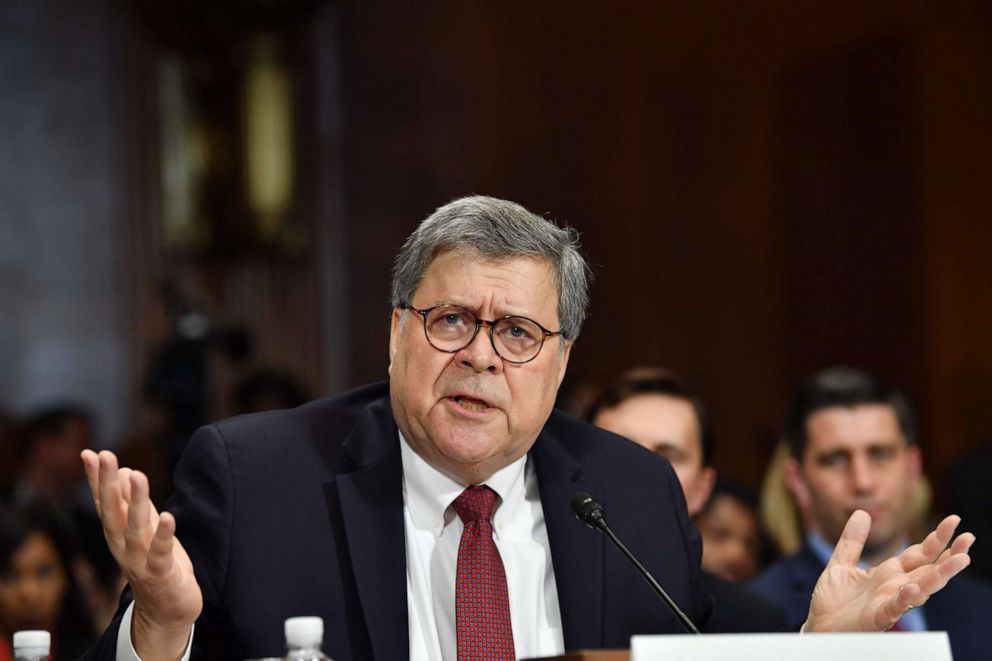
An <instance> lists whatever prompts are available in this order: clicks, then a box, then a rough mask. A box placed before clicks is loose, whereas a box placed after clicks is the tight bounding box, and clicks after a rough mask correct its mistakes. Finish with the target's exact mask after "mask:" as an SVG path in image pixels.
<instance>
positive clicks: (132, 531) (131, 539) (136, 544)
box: [124, 471, 154, 570]
mask: <svg viewBox="0 0 992 661" xmlns="http://www.w3.org/2000/svg"><path fill="white" fill-rule="evenodd" d="M128 477H129V484H130V495H131V503H130V506H129V507H128V510H127V529H126V531H125V534H124V540H125V546H124V551H125V554H126V556H127V562H128V566H129V567H130V568H131V569H132V570H137V569H139V568H140V567H143V566H144V565H145V563H146V561H147V555H148V547H149V545H150V543H151V536H152V535H153V534H154V529H153V528H152V522H151V510H152V504H151V501H150V500H149V499H148V478H147V477H145V475H144V473H142V472H141V471H131V472H130V474H129V476H128Z"/></svg>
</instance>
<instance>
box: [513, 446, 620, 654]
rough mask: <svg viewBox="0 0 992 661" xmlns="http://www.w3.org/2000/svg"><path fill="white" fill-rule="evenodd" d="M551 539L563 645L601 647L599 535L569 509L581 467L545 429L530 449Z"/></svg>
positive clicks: (567, 647) (601, 559) (600, 549)
mask: <svg viewBox="0 0 992 661" xmlns="http://www.w3.org/2000/svg"><path fill="white" fill-rule="evenodd" d="M531 457H532V458H533V460H534V467H535V470H536V472H537V480H538V485H539V489H540V492H541V505H542V508H543V510H544V520H545V524H546V525H547V528H548V539H549V541H550V543H551V560H552V563H553V565H554V572H555V583H556V584H557V587H558V603H559V606H560V608H561V620H562V634H563V636H564V639H565V649H566V650H568V649H579V648H590V647H601V646H602V642H601V641H602V639H603V617H602V603H603V535H601V534H599V533H597V532H596V531H594V530H590V529H589V528H587V527H586V526H585V525H584V524H582V523H581V522H580V521H579V520H578V519H576V518H575V515H574V514H573V513H572V508H571V501H572V496H573V495H574V494H575V492H576V491H579V490H581V485H580V482H579V479H580V478H581V476H582V467H581V465H580V464H579V463H578V461H576V459H575V457H574V456H573V455H572V454H571V453H569V452H568V450H566V449H565V447H564V446H562V444H561V442H560V441H558V439H556V438H555V437H554V436H553V435H552V434H551V433H550V432H548V431H543V432H542V433H541V435H540V436H539V437H538V439H537V442H536V443H535V444H534V447H533V449H532V450H531Z"/></svg>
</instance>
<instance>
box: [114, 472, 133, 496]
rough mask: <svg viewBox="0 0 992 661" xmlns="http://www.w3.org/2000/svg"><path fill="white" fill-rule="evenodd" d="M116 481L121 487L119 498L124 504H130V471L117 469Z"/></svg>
mask: <svg viewBox="0 0 992 661" xmlns="http://www.w3.org/2000/svg"><path fill="white" fill-rule="evenodd" d="M117 481H118V482H119V483H120V485H121V498H123V499H124V502H125V503H130V502H131V469H130V468H118V469H117Z"/></svg>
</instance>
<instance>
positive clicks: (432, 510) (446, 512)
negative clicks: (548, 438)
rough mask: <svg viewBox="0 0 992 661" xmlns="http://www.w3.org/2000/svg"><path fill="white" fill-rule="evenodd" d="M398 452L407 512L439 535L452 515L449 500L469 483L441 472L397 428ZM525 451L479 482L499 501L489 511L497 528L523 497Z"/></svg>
mask: <svg viewBox="0 0 992 661" xmlns="http://www.w3.org/2000/svg"><path fill="white" fill-rule="evenodd" d="M399 436H400V456H401V458H402V462H403V497H404V500H405V502H406V506H407V508H408V509H409V511H410V516H411V518H412V519H413V521H414V524H415V525H417V527H418V528H424V529H428V530H430V531H432V532H433V533H434V534H435V535H437V536H440V535H441V533H442V532H443V530H444V526H445V525H446V524H447V523H448V521H450V519H451V517H454V516H455V514H454V511H453V510H451V509H450V505H451V503H452V501H454V500H455V498H457V497H458V496H459V495H460V494H461V492H462V491H464V490H465V488H466V487H467V486H469V485H467V484H463V483H461V482H460V481H458V480H455V479H453V478H451V477H450V476H449V475H447V474H445V473H443V472H441V471H440V470H438V469H437V468H435V467H434V466H432V465H431V464H430V463H428V462H427V461H426V460H425V459H424V458H423V457H421V456H420V455H419V454H417V453H416V452H414V450H413V448H411V447H410V444H409V443H408V442H407V440H406V438H405V437H404V436H403V432H399ZM526 465H527V455H524V456H522V457H520V458H519V459H517V460H516V461H514V462H513V463H512V464H510V465H509V466H505V467H503V468H501V469H500V470H498V471H496V472H495V473H493V475H492V476H491V477H490V478H489V479H488V480H486V481H485V482H483V484H484V485H486V486H487V487H489V488H490V489H492V490H493V491H495V492H496V493H497V494H499V497H500V504H499V505H498V506H497V508H496V512H495V513H494V514H493V523H494V525H495V527H496V528H497V530H499V528H500V527H501V526H500V522H501V521H502V520H504V519H508V518H511V517H512V514H513V510H514V509H515V508H517V507H519V506H520V503H522V502H523V500H524V468H525V467H526Z"/></svg>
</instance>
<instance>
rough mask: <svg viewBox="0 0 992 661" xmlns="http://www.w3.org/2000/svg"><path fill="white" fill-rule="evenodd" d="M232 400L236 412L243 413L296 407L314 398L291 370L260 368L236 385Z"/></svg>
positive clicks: (236, 413) (237, 413)
mask: <svg viewBox="0 0 992 661" xmlns="http://www.w3.org/2000/svg"><path fill="white" fill-rule="evenodd" d="M232 400H233V402H232V404H233V411H234V414H235V415H239V414H242V413H257V412H259V411H271V410H273V409H292V408H296V407H297V406H300V405H301V404H303V403H305V402H307V401H309V400H310V393H308V392H307V389H306V387H305V386H304V385H303V384H302V383H300V380H299V379H297V378H296V377H295V376H293V375H292V374H290V373H289V372H288V371H285V370H277V369H272V368H259V369H256V370H254V371H253V372H251V373H249V374H248V375H247V376H245V377H244V378H243V379H242V380H241V381H240V382H239V383H238V384H237V385H236V386H235V388H234V395H233V397H232Z"/></svg>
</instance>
